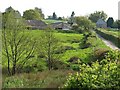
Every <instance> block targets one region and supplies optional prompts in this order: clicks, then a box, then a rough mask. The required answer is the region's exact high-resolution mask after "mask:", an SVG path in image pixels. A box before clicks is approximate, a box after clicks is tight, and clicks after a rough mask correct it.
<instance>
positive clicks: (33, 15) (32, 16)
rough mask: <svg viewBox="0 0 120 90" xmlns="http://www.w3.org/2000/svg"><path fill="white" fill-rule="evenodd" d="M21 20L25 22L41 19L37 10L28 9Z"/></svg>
mask: <svg viewBox="0 0 120 90" xmlns="http://www.w3.org/2000/svg"><path fill="white" fill-rule="evenodd" d="M23 18H25V19H26V20H41V19H42V17H41V15H40V13H39V11H38V10H34V9H29V10H26V11H25V12H23Z"/></svg>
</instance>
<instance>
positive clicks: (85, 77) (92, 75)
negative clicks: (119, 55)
mask: <svg viewBox="0 0 120 90" xmlns="http://www.w3.org/2000/svg"><path fill="white" fill-rule="evenodd" d="M104 61H105V62H106V63H105V64H100V63H99V62H98V61H96V62H94V63H92V65H91V66H89V65H87V64H82V65H80V73H78V72H77V73H76V74H71V75H69V77H68V79H67V81H66V83H65V84H64V88H79V89H83V90H84V89H87V90H91V89H117V90H118V89H120V86H119V84H120V72H119V71H120V67H119V64H118V63H117V62H116V61H114V62H111V61H110V60H109V61H108V59H106V60H104ZM101 62H103V61H101Z"/></svg>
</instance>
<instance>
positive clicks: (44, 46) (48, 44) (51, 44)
mask: <svg viewBox="0 0 120 90" xmlns="http://www.w3.org/2000/svg"><path fill="white" fill-rule="evenodd" d="M58 47H59V40H58V39H57V38H56V36H55V34H54V31H53V30H52V29H51V28H50V27H48V28H47V29H46V30H44V31H43V32H42V33H41V35H40V39H39V45H38V50H39V53H43V54H44V55H45V57H46V60H47V64H48V68H49V70H51V69H52V66H53V62H54V60H55V59H58V58H59V55H56V54H55V51H56V50H57V48H58Z"/></svg>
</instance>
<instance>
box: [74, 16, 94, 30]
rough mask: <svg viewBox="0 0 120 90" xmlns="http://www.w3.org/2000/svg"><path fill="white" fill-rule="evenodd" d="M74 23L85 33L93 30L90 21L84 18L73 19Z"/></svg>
mask: <svg viewBox="0 0 120 90" xmlns="http://www.w3.org/2000/svg"><path fill="white" fill-rule="evenodd" d="M75 21H76V23H77V25H78V26H79V27H81V28H83V29H84V30H85V31H88V30H89V29H92V28H94V24H93V23H92V22H91V20H89V19H87V18H86V17H84V16H79V17H75Z"/></svg>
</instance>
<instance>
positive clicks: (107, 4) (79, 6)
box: [0, 0, 119, 19]
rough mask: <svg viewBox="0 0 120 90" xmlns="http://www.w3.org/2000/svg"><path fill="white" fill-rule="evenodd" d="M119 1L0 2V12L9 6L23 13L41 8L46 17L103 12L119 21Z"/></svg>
mask: <svg viewBox="0 0 120 90" xmlns="http://www.w3.org/2000/svg"><path fill="white" fill-rule="evenodd" d="M118 1H119V0H0V11H2V12H4V11H5V9H6V8H7V7H9V6H12V7H13V8H14V9H15V10H18V11H20V13H23V11H25V10H27V9H33V8H34V7H38V8H41V9H42V11H43V13H44V14H45V16H46V17H47V16H48V15H52V13H53V12H55V13H56V14H57V16H61V17H62V16H65V17H67V16H70V15H71V13H72V11H74V12H75V15H76V16H80V15H88V14H90V13H93V12H94V11H101V10H103V11H104V12H105V13H107V15H108V17H113V18H114V19H118Z"/></svg>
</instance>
